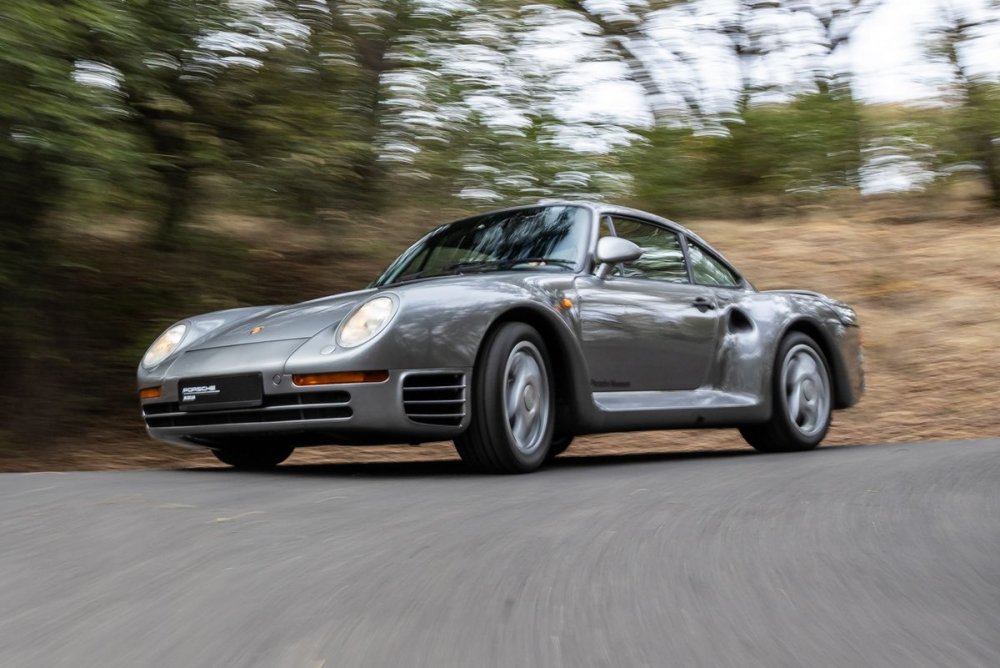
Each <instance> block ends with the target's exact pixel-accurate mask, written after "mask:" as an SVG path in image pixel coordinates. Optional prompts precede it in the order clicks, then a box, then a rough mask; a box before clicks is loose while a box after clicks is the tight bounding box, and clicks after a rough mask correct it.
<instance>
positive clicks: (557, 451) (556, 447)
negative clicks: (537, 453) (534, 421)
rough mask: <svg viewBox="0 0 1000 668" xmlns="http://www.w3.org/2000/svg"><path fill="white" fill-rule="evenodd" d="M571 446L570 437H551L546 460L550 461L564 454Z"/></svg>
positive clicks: (571, 439)
mask: <svg viewBox="0 0 1000 668" xmlns="http://www.w3.org/2000/svg"><path fill="white" fill-rule="evenodd" d="M572 444H573V437H572V436H553V437H552V444H551V445H550V446H549V455H548V459H549V460H552V459H555V458H556V457H558V456H559V455H561V454H562V453H564V452H566V449H567V448H569V446H570V445H572Z"/></svg>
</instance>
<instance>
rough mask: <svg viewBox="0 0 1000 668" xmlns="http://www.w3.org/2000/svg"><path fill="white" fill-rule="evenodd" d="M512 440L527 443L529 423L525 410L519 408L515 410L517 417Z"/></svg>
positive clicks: (522, 443) (521, 443)
mask: <svg viewBox="0 0 1000 668" xmlns="http://www.w3.org/2000/svg"><path fill="white" fill-rule="evenodd" d="M513 431H514V440H516V441H517V442H518V443H519V444H520V445H522V446H523V445H527V443H526V439H527V436H528V433H529V431H530V425H529V424H528V416H527V415H525V411H523V410H519V411H518V412H517V419H516V421H515V425H514V429H513Z"/></svg>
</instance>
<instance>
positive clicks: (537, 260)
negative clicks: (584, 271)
mask: <svg viewBox="0 0 1000 668" xmlns="http://www.w3.org/2000/svg"><path fill="white" fill-rule="evenodd" d="M529 263H531V264H554V265H557V266H559V267H569V268H570V269H573V268H574V267H576V262H573V261H572V260H563V259H562V258H558V257H522V258H517V259H516V260H503V261H502V262H501V266H503V267H504V268H508V267H513V266H514V265H518V264H529Z"/></svg>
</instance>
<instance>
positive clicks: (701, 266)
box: [688, 241, 740, 288]
mask: <svg viewBox="0 0 1000 668" xmlns="http://www.w3.org/2000/svg"><path fill="white" fill-rule="evenodd" d="M688 256H689V257H690V258H691V273H692V274H693V275H694V282H695V283H698V284H699V285H713V286H722V287H727V288H734V287H736V286H738V285H739V284H740V280H739V279H738V278H737V277H736V275H735V274H734V273H733V272H731V271H730V270H729V268H728V267H726V266H725V265H724V264H722V263H721V262H719V261H718V260H716V259H715V258H714V257H712V256H711V255H709V254H708V251H706V250H704V249H703V248H702V247H701V246H699V245H698V244H696V243H695V242H693V241H688Z"/></svg>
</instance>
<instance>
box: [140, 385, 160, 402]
mask: <svg viewBox="0 0 1000 668" xmlns="http://www.w3.org/2000/svg"><path fill="white" fill-rule="evenodd" d="M139 398H140V399H159V398H160V388H158V387H147V388H145V389H142V390H139Z"/></svg>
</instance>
